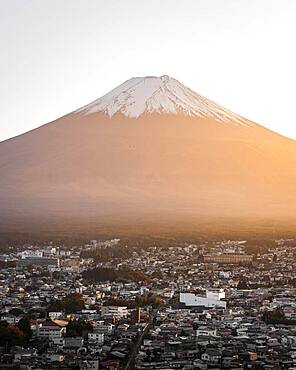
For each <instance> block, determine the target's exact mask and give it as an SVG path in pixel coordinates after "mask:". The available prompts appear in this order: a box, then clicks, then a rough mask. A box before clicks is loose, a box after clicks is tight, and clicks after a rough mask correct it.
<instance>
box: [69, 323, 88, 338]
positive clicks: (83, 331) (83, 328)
mask: <svg viewBox="0 0 296 370" xmlns="http://www.w3.org/2000/svg"><path fill="white" fill-rule="evenodd" d="M92 331H93V326H92V325H91V323H90V322H88V321H85V320H71V321H70V322H69V324H68V325H67V331H66V336H67V337H82V336H84V337H85V336H86V335H87V333H92Z"/></svg>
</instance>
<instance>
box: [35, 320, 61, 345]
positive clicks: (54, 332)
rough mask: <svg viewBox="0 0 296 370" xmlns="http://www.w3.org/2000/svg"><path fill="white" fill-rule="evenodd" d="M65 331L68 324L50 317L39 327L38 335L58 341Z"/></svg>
mask: <svg viewBox="0 0 296 370" xmlns="http://www.w3.org/2000/svg"><path fill="white" fill-rule="evenodd" d="M64 333H66V326H64V325H60V324H58V323H57V322H54V321H52V320H50V319H48V320H46V321H45V322H43V323H42V324H41V327H39V329H38V334H37V336H38V337H39V338H41V339H42V338H44V339H48V340H51V341H56V340H58V339H59V338H62V337H63V334H64Z"/></svg>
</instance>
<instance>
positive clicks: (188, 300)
mask: <svg viewBox="0 0 296 370" xmlns="http://www.w3.org/2000/svg"><path fill="white" fill-rule="evenodd" d="M223 298H225V292H224V290H222V289H220V290H207V291H206V296H205V297H202V296H198V295H196V294H194V293H180V303H181V304H184V305H185V306H186V307H205V308H215V307H217V308H224V309H225V308H226V302H225V301H222V300H221V299H223Z"/></svg>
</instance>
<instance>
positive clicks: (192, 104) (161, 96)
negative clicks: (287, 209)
mask: <svg viewBox="0 0 296 370" xmlns="http://www.w3.org/2000/svg"><path fill="white" fill-rule="evenodd" d="M77 112H79V113H81V114H91V113H97V112H104V113H106V114H107V115H109V116H110V117H112V116H113V115H114V114H116V113H122V114H123V115H125V116H126V117H130V118H137V117H139V116H141V115H142V114H149V113H163V114H181V115H186V116H195V117H200V118H210V119H214V120H216V121H219V122H232V123H233V124H239V125H244V126H249V125H250V123H249V122H248V121H247V120H245V119H244V118H242V117H240V116H239V115H237V114H235V113H233V112H231V111H229V110H227V109H225V108H223V107H222V106H220V105H218V104H216V103H214V102H213V101H211V100H209V99H207V98H205V97H203V96H201V95H199V94H197V93H195V92H194V91H192V90H190V89H189V88H188V87H186V86H185V85H183V84H182V83H180V82H179V81H177V80H175V79H174V78H171V77H169V76H161V77H153V76H151V77H134V78H131V79H130V80H127V81H126V82H124V83H123V84H121V85H120V86H118V87H116V88H115V89H113V90H111V91H110V92H109V93H107V94H106V95H104V96H102V97H101V98H99V99H97V100H95V101H93V102H92V103H90V104H88V105H86V106H84V107H82V108H81V109H79V110H78V111H77Z"/></svg>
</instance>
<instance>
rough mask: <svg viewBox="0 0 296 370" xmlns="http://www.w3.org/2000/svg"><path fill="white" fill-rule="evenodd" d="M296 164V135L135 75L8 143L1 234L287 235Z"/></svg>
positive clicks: (0, 177) (293, 216)
mask: <svg viewBox="0 0 296 370" xmlns="http://www.w3.org/2000/svg"><path fill="white" fill-rule="evenodd" d="M295 169H296V142H295V141H293V140H291V139H288V138H286V137H283V136H280V135H278V134H276V133H274V132H272V131H270V130H268V129H266V128H264V127H263V126H260V125H258V124H256V123H254V122H251V121H249V120H248V119H245V118H243V117H241V116H239V115H237V114H235V113H233V112H231V111H229V110H227V109H225V108H223V107H221V106H220V105H218V104H216V103H214V102H213V101H211V100H209V99H207V98H205V97H203V96H201V95H199V94H197V93H195V92H194V91H192V90H190V89H189V88H188V87H186V86H184V85H183V84H182V83H180V82H179V81H177V80H175V79H173V78H170V77H168V76H161V77H152V76H151V77H137V78H132V79H130V80H128V81H126V82H124V83H123V84H121V85H120V86H118V87H116V88H115V89H114V90H112V91H110V92H109V93H107V94H106V95H104V96H103V97H101V98H99V99H97V100H95V101H93V102H92V103H90V104H88V105H86V106H84V107H82V108H80V109H78V110H76V111H74V112H72V113H70V114H68V115H66V116H64V117H61V118H59V119H57V120H56V121H54V122H51V123H49V124H46V125H43V126H41V127H39V128H37V129H35V130H32V131H30V132H27V133H25V134H23V135H20V136H17V137H15V138H12V139H10V140H6V141H3V142H1V143H0V189H1V192H0V219H1V223H0V234H1V235H6V234H9V233H10V234H15V235H16V234H18V233H19V234H20V235H23V236H24V237H26V236H28V235H33V234H34V235H35V234H40V235H44V236H50V237H53V236H63V235H64V236H65V235H70V234H73V233H74V234H75V233H84V232H85V233H86V232H89V233H91V234H92V235H97V234H98V233H105V234H108V233H110V234H111V233H112V234H113V235H114V234H117V235H118V234H120V233H121V232H122V233H123V232H126V233H129V234H131V233H134V234H146V233H147V234H153V233H158V234H161V233H174V232H179V231H180V232H182V231H184V232H185V231H186V232H201V231H202V230H203V227H204V228H206V227H207V230H212V229H215V228H219V227H220V229H221V230H222V231H225V225H226V227H227V228H231V227H232V225H234V224H237V225H238V228H239V227H241V226H242V225H246V224H248V225H251V226H250V227H252V225H253V226H254V225H256V227H257V228H264V227H265V226H266V224H267V223H268V224H269V225H272V226H271V228H275V229H277V230H278V231H279V232H280V231H281V230H284V229H285V227H286V226H285V225H287V224H288V223H289V224H290V225H292V226H291V228H292V229H293V228H294V226H295V224H296V223H294V222H295V221H296V171H295ZM205 225H207V226H205ZM248 227H249V226H248ZM254 227H255V226H254ZM275 229H274V230H275ZM124 230H125V231H124ZM293 230H294V231H295V229H293ZM293 230H292V231H293Z"/></svg>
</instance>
